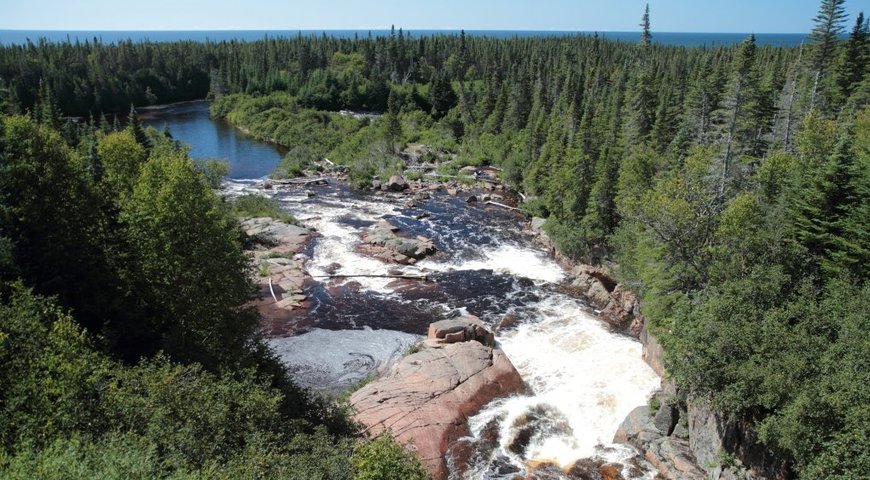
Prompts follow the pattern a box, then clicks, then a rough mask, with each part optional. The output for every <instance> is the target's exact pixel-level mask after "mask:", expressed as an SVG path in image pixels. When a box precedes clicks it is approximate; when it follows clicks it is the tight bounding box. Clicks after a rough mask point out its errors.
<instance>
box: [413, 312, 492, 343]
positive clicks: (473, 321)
mask: <svg viewBox="0 0 870 480" xmlns="http://www.w3.org/2000/svg"><path fill="white" fill-rule="evenodd" d="M427 338H428V339H430V340H434V341H435V342H433V344H437V343H460V342H470V341H476V342H480V343H482V344H483V345H486V346H487V347H494V346H495V336H494V335H493V334H492V332H490V331H489V330H487V329H486V327H484V326H483V322H481V321H480V319H479V318H477V317H475V316H472V315H466V316H463V317H459V318H451V319H447V320H441V321H439V322H435V323H432V324H430V325H429V334H428V336H427Z"/></svg>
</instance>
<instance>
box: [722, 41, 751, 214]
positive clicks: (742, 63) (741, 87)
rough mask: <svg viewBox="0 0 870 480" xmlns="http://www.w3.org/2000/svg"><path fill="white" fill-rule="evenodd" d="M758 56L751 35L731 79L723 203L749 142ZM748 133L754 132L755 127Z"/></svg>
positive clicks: (724, 161) (737, 58) (723, 176)
mask: <svg viewBox="0 0 870 480" xmlns="http://www.w3.org/2000/svg"><path fill="white" fill-rule="evenodd" d="M755 56H756V45H755V35H750V36H749V37H748V38H746V40H744V41H743V43H742V44H741V45H740V48H739V49H738V51H737V55H736V57H735V59H734V68H733V72H734V73H733V76H732V79H731V87H730V92H729V97H728V99H727V100H726V102H725V103H726V105H725V106H726V114H727V120H726V123H725V124H724V125H723V127H724V129H725V138H724V144H725V153H724V157H723V159H722V170H721V173H720V178H719V198H720V200H721V199H722V197H723V196H724V195H725V188H726V184H727V181H728V177H729V176H730V174H731V168H732V160H733V157H734V155H735V153H739V152H741V149H742V148H744V147H745V146H746V143H747V138H746V136H747V128H746V125H745V122H746V118H747V111H749V112H751V110H752V108H747V107H748V104H749V103H750V101H752V100H753V99H754V98H755V92H756V90H757V89H758V78H757V72H756V70H755ZM748 130H750V131H751V128H750V129H748ZM749 135H751V133H749Z"/></svg>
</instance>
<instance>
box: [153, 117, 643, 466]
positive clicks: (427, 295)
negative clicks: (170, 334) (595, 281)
mask: <svg viewBox="0 0 870 480" xmlns="http://www.w3.org/2000/svg"><path fill="white" fill-rule="evenodd" d="M147 122H148V123H149V124H151V125H155V126H157V127H158V128H159V127H162V125H163V124H164V122H165V123H166V125H167V127H168V128H169V131H170V133H171V134H172V135H173V137H175V138H176V139H178V140H181V141H182V142H185V143H188V144H190V145H191V154H192V155H193V156H194V158H196V159H205V158H218V159H223V160H226V161H228V162H229V164H230V165H231V171H230V177H231V179H229V180H228V181H226V182H224V186H223V194H224V195H227V196H235V195H241V194H256V195H264V196H270V197H273V198H276V199H277V200H278V201H279V202H280V203H281V205H282V208H283V209H285V210H286V211H287V212H288V213H290V214H292V215H294V216H295V217H296V218H297V219H299V220H300V222H301V223H302V224H303V225H305V226H306V227H309V228H311V229H313V230H315V231H316V232H317V233H316V235H314V236H313V238H312V240H311V241H310V242H309V246H308V248H307V249H306V250H305V251H304V252H303V253H302V254H300V255H299V259H300V260H303V261H304V262H305V267H306V269H307V270H308V271H309V272H310V273H311V274H312V275H314V276H315V278H317V276H318V275H323V274H324V273H326V272H328V271H329V272H331V271H335V269H336V265H338V267H337V268H338V270H337V273H340V274H343V275H360V274H363V275H372V274H384V273H387V272H388V271H389V270H392V269H395V268H397V266H395V265H387V264H385V263H383V262H381V261H379V260H376V259H374V258H371V257H368V256H365V255H363V254H361V253H359V252H358V251H357V249H356V245H358V244H359V242H360V236H361V233H362V232H363V231H364V230H365V228H367V227H368V226H370V225H373V224H375V223H376V222H378V221H380V220H383V219H386V220H388V221H389V222H391V223H392V224H393V225H395V226H397V227H399V228H401V229H402V230H403V231H404V232H406V233H408V234H410V235H423V236H426V237H428V238H429V239H431V240H432V241H433V243H434V244H435V246H436V247H437V249H438V253H436V254H435V255H433V256H431V257H429V258H427V259H425V260H422V261H420V262H419V263H417V264H416V265H414V266H403V267H400V268H401V270H402V271H403V272H404V273H406V274H410V275H422V274H425V275H428V276H429V277H430V278H432V279H433V280H434V281H433V282H426V283H420V282H395V281H393V280H391V279H383V278H353V279H331V280H326V281H324V282H315V283H314V285H312V286H310V287H308V288H307V290H306V291H305V292H304V293H305V294H306V295H307V296H308V298H309V300H310V303H311V308H310V309H309V310H308V311H306V312H305V313H304V315H305V322H304V324H305V326H306V328H304V329H303V330H302V331H301V332H300V330H299V329H298V328H290V326H289V325H288V326H287V327H288V328H282V326H281V325H277V326H275V325H271V326H270V327H269V328H270V330H268V331H267V332H266V333H267V334H268V335H269V338H268V343H269V345H270V346H271V347H272V348H273V349H274V350H275V352H276V353H277V354H278V356H279V357H280V358H281V359H282V361H283V362H284V363H285V364H286V365H287V366H288V368H289V369H290V371H291V372H292V373H293V374H294V376H295V378H296V380H297V381H298V382H299V383H300V384H302V385H304V386H306V387H308V388H311V389H312V390H315V391H321V392H328V393H334V392H336V391H340V390H341V389H343V388H346V387H347V386H349V385H351V384H353V383H355V382H357V381H359V380H360V379H362V378H364V377H366V376H368V375H371V374H373V373H374V372H376V371H378V370H379V369H381V368H383V367H384V365H386V364H388V363H389V362H390V361H391V360H392V359H395V358H397V357H398V356H400V355H402V354H403V352H404V351H406V350H407V348H408V347H409V346H410V345H412V344H413V343H415V342H416V341H418V340H419V339H421V338H422V335H423V334H425V331H426V327H427V325H428V323H430V322H432V321H436V320H439V319H442V318H447V317H450V316H454V315H460V314H466V313H467V314H472V315H476V316H478V317H480V318H481V319H482V320H483V321H484V322H485V323H487V324H488V325H490V326H491V327H496V326H498V325H500V324H503V321H504V320H505V319H506V318H510V322H509V324H510V326H508V327H506V328H501V329H499V330H498V331H497V333H496V340H497V341H498V343H499V346H500V347H501V348H502V349H503V350H504V352H505V353H506V354H507V356H508V357H509V358H510V359H511V361H512V362H513V364H514V365H515V366H516V368H517V370H518V371H519V372H520V374H521V375H522V376H523V379H524V380H525V381H526V383H527V384H528V385H529V387H530V388H531V393H529V394H527V395H518V396H514V397H510V398H505V399H499V400H496V401H494V402H492V403H491V404H489V405H488V406H486V407H485V408H484V409H483V410H482V411H481V412H480V413H479V414H478V415H476V416H474V417H472V418H470V419H469V427H470V429H471V433H472V435H471V437H469V438H468V439H465V440H463V441H467V442H471V444H474V445H478V444H479V445H484V444H486V445H489V446H487V447H486V449H484V450H481V451H480V452H478V453H476V454H475V457H474V461H473V465H470V466H468V468H467V469H463V472H464V473H462V474H461V475H460V474H459V473H457V472H455V471H454V475H453V476H452V477H451V478H465V479H501V478H504V479H508V478H513V477H514V476H515V475H517V474H523V473H525V472H527V471H528V468H529V467H528V466H529V465H532V464H535V463H539V462H542V461H543V462H553V463H556V464H559V465H561V466H564V467H568V466H570V465H571V464H572V463H573V462H574V461H576V460H579V459H585V458H600V459H604V460H606V461H612V462H620V463H623V464H624V465H628V464H629V463H630V462H633V463H636V464H640V465H646V464H645V463H644V461H643V460H642V459H640V458H639V457H638V453H637V452H636V451H635V450H634V449H632V448H631V447H628V446H624V445H615V444H613V443H612V439H613V434H614V433H615V431H616V429H617V427H618V426H619V424H620V423H621V422H622V420H623V419H624V418H625V416H626V415H627V414H628V413H629V412H630V411H631V410H632V409H634V408H635V407H637V406H639V405H644V404H646V401H647V398H648V397H649V395H650V394H651V393H652V391H653V390H655V389H656V388H657V387H658V386H659V383H660V379H659V378H658V377H657V376H656V375H655V373H654V372H653V371H652V370H651V369H650V368H649V367H648V366H647V365H646V364H645V363H644V362H643V360H642V359H641V346H640V344H639V343H638V342H637V341H635V340H634V339H632V338H628V337H625V336H623V335H618V334H614V333H611V332H610V331H608V330H607V329H606V328H605V326H604V324H603V323H602V322H601V321H600V320H599V319H598V318H597V317H596V316H595V314H594V312H593V311H592V310H591V309H590V308H589V307H588V306H587V305H585V304H584V303H583V302H582V301H581V300H579V299H577V298H573V297H571V296H568V295H566V294H564V293H561V290H560V289H559V288H558V287H559V286H560V284H561V283H562V282H563V281H564V280H565V277H566V274H565V272H564V271H563V270H562V268H561V267H560V266H559V265H558V264H557V263H556V262H555V261H554V260H553V259H552V258H551V257H550V256H549V255H548V254H547V252H545V251H543V250H542V249H541V248H540V247H538V246H537V245H536V244H534V242H533V241H532V239H531V238H530V237H529V236H528V235H527V234H525V233H523V230H524V226H525V225H526V222H527V219H526V218H524V217H523V216H522V215H519V214H517V213H515V212H511V211H507V210H504V209H501V208H498V207H494V206H491V205H484V204H482V203H480V202H477V203H466V202H465V201H464V199H463V198H459V197H453V196H449V195H447V194H444V193H434V194H432V196H431V197H430V198H429V199H426V200H420V201H418V202H416V203H417V205H416V206H415V207H413V208H409V207H407V206H406V205H405V203H406V199H407V197H405V196H402V195H401V194H381V193H379V194H374V193H371V192H357V191H353V190H351V189H349V188H348V187H347V185H345V184H343V183H341V182H337V181H334V180H330V181H329V184H328V185H325V186H317V187H304V186H299V185H289V186H286V187H282V188H275V189H269V190H265V189H263V188H262V186H261V183H262V182H260V181H257V180H252V179H253V178H259V177H262V176H264V175H267V174H268V173H270V172H271V170H272V169H273V168H274V166H275V165H276V164H277V163H278V161H279V160H280V158H281V152H280V151H279V150H278V149H277V148H275V147H274V146H271V145H267V144H262V143H259V142H256V141H254V140H251V139H249V138H247V137H245V136H244V135H243V134H241V133H240V132H238V131H237V130H235V129H233V128H231V127H230V126H228V125H226V124H224V123H221V122H215V121H213V120H212V119H210V118H209V116H208V107H207V105H206V104H205V103H204V102H199V103H191V104H184V105H180V106H175V107H171V108H167V109H162V110H158V111H152V112H150V113H149V115H148V118H147ZM536 411H537V412H540V411H546V412H550V414H551V415H553V416H554V418H558V419H559V422H553V423H554V426H552V427H553V428H549V427H548V428H544V429H542V430H540V431H536V432H535V433H534V434H533V436H532V438H531V439H530V441H529V446H528V448H527V449H526V450H525V451H524V452H523V453H521V454H518V453H515V452H512V451H511V450H510V448H509V440H510V439H511V438H513V437H515V436H516V435H517V431H516V430H517V428H518V427H517V425H521V421H520V420H519V419H522V418H527V416H528V415H529V412H536ZM555 425H557V426H558V428H556V427H555ZM493 430H495V431H497V432H498V440H499V441H498V443H497V444H496V445H494V446H493V445H492V444H491V442H490V443H487V442H484V441H482V440H481V439H482V438H483V437H484V436H487V435H489V436H491V435H492V432H493ZM487 432H488V433H487ZM623 477H624V478H626V479H641V478H643V479H652V478H654V477H655V472H654V470H653V469H652V467H649V466H648V465H646V467H644V468H641V471H638V470H637V469H631V468H629V467H627V466H626V467H625V468H624V469H623Z"/></svg>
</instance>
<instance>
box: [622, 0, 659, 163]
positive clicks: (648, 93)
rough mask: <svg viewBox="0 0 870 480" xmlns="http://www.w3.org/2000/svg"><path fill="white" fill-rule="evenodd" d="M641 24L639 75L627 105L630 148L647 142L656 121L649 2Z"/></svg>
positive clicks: (627, 140)
mask: <svg viewBox="0 0 870 480" xmlns="http://www.w3.org/2000/svg"><path fill="white" fill-rule="evenodd" d="M640 25H641V28H642V29H643V30H642V32H641V42H640V52H639V54H638V60H637V75H636V76H635V77H634V79H633V81H632V86H631V97H630V98H629V101H628V104H627V105H626V108H627V109H628V122H627V125H626V147H627V148H628V149H629V150H630V149H631V148H633V147H634V146H635V145H637V144H640V143H644V142H646V140H647V139H648V137H649V134H650V132H651V131H652V127H653V124H654V122H655V119H654V117H655V96H654V94H653V75H652V72H651V65H650V55H651V54H650V50H651V48H652V47H651V45H652V43H651V42H652V34H651V33H650V24H649V5H648V4H647V6H646V10H645V11H644V14H643V20H642V22H641V24H640Z"/></svg>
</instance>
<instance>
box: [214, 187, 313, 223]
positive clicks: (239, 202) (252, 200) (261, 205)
mask: <svg viewBox="0 0 870 480" xmlns="http://www.w3.org/2000/svg"><path fill="white" fill-rule="evenodd" d="M230 208H231V209H232V212H233V213H234V214H235V215H236V216H237V217H272V218H277V219H278V220H280V221H282V222H284V223H290V224H293V225H298V224H299V221H298V220H296V218H294V217H293V215H290V214H288V213H284V212H282V211H281V203H280V202H279V201H278V200H276V199H274V198H269V197H264V196H262V195H256V194H247V195H241V196H239V197H236V198H234V199H232V200H231V201H230Z"/></svg>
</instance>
